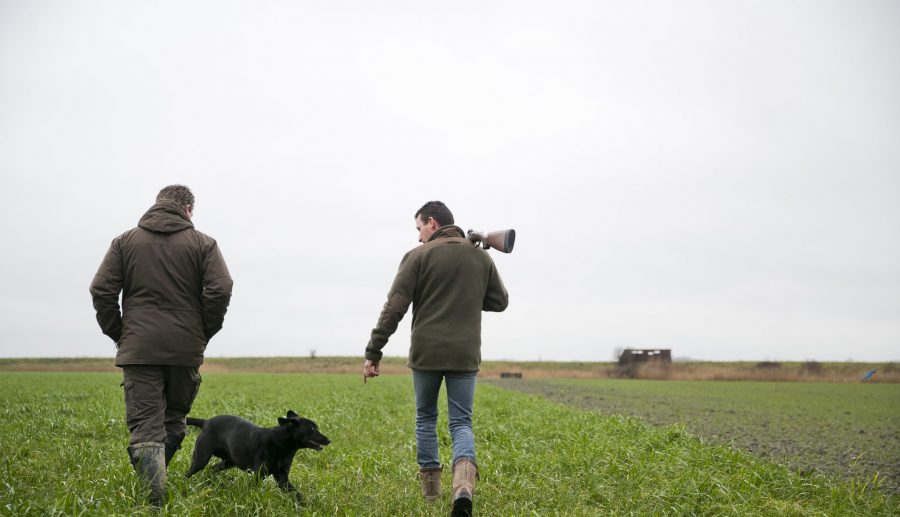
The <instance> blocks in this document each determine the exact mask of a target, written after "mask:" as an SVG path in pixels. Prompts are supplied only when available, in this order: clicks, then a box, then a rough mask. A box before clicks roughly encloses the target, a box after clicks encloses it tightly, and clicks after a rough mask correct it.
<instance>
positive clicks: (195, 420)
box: [185, 417, 206, 429]
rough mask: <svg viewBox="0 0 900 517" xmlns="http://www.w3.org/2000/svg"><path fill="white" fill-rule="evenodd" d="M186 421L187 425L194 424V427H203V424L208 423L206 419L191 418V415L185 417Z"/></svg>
mask: <svg viewBox="0 0 900 517" xmlns="http://www.w3.org/2000/svg"><path fill="white" fill-rule="evenodd" d="M185 421H186V423H187V425H192V426H194V427H199V428H200V429H203V424H205V423H206V420H203V419H202V418H191V417H187V418H186V419H185Z"/></svg>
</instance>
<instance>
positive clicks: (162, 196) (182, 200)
mask: <svg viewBox="0 0 900 517" xmlns="http://www.w3.org/2000/svg"><path fill="white" fill-rule="evenodd" d="M166 199H168V200H170V201H174V202H176V203H178V204H179V205H181V206H182V207H184V208H187V207H189V206H190V207H193V206H194V194H193V193H192V192H191V189H189V188H187V187H185V186H184V185H169V186H168V187H163V189H162V190H160V191H159V194H157V195H156V202H157V203H159V202H160V201H163V200H166Z"/></svg>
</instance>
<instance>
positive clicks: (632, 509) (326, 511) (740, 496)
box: [0, 373, 900, 515]
mask: <svg viewBox="0 0 900 517" xmlns="http://www.w3.org/2000/svg"><path fill="white" fill-rule="evenodd" d="M119 382H120V376H119V375H116V374H109V373H2V374H0V409H2V412H3V419H2V421H0V459H2V460H0V471H2V487H0V490H2V493H0V512H2V513H3V514H4V515H131V514H132V513H133V508H134V507H135V506H138V507H140V508H141V509H142V511H144V512H147V513H148V514H149V513H150V509H149V508H148V507H147V506H141V502H140V501H142V496H141V494H140V491H139V489H138V487H137V486H136V485H135V478H134V476H133V473H132V470H131V467H130V465H129V464H128V461H127V457H126V453H125V446H126V444H127V440H128V437H127V431H126V429H125V426H124V423H123V408H122V400H121V399H122V395H121V388H120V387H119ZM715 385H716V386H718V384H715ZM287 409H294V410H296V411H297V412H299V413H300V414H301V415H303V416H306V417H309V418H312V419H314V420H316V421H317V422H318V424H319V427H320V429H321V430H322V432H324V433H325V434H326V435H328V436H329V438H331V440H332V445H331V446H329V447H327V448H326V449H325V450H324V451H323V452H314V451H309V450H303V451H300V452H299V453H298V455H297V458H296V459H295V462H294V469H293V470H292V473H291V481H292V482H293V483H294V484H295V485H296V486H297V487H298V488H299V489H300V490H301V491H302V492H303V494H304V496H305V499H306V501H305V503H304V504H303V505H299V504H298V503H296V502H295V501H294V499H293V498H291V497H289V496H286V495H284V494H283V493H281V492H280V491H279V490H278V489H277V487H276V486H275V484H274V483H273V482H272V481H271V480H265V481H264V482H262V483H258V482H256V481H255V480H254V479H253V477H252V476H250V475H248V474H246V473H244V472H239V471H235V470H231V471H226V472H223V473H220V474H209V473H207V472H201V473H200V474H198V475H196V476H194V477H193V478H191V479H189V480H188V479H184V478H183V477H182V476H180V475H179V474H180V473H183V472H184V471H185V470H186V469H187V466H188V463H189V461H190V453H191V451H192V448H193V442H194V439H195V437H196V431H192V432H191V434H189V436H188V438H187V439H186V440H185V449H184V450H183V451H182V452H181V453H180V454H179V455H178V456H176V458H175V460H174V461H173V463H172V465H171V466H170V495H171V498H170V502H169V503H168V505H167V507H166V509H165V511H166V513H168V514H172V515H222V514H234V515H248V514H250V515H253V514H260V515H287V514H295V513H300V514H303V515H336V514H337V515H413V514H421V515H446V514H448V513H449V505H448V504H447V502H446V501H442V502H439V503H437V504H435V505H431V506H427V505H425V503H423V502H422V501H421V498H420V495H419V489H418V485H417V481H416V478H415V473H416V470H417V467H416V465H415V440H414V437H413V433H412V425H413V421H414V410H413V407H412V387H411V381H410V378H409V376H406V375H397V376H382V377H380V378H378V379H376V380H374V382H370V383H369V384H367V385H363V384H362V382H361V379H360V376H358V375H327V374H303V375H296V374H207V375H206V376H205V377H204V382H203V386H202V389H201V392H200V396H199V397H198V399H197V401H196V404H195V406H194V411H193V414H194V415H196V416H199V417H208V416H211V415H215V414H238V415H240V416H243V417H245V418H248V419H250V420H252V421H255V422H257V423H259V424H261V425H267V426H268V425H274V423H275V419H276V417H277V416H278V415H280V414H283V413H284V412H285V411H286V410H287ZM889 411H895V410H893V409H891V410H889ZM443 413H444V416H443V418H444V419H445V418H446V417H445V415H446V412H445V411H443ZM476 435H477V445H478V454H479V458H478V459H479V464H480V468H481V472H480V474H481V481H480V482H479V485H478V491H477V494H476V510H477V512H478V513H479V514H481V515H654V514H656V515H684V514H687V515H691V514H694V515H897V514H898V513H900V497H898V496H895V495H894V496H890V495H885V494H884V493H883V492H881V491H879V490H875V489H873V487H872V485H871V484H866V483H859V482H853V483H850V482H844V481H840V480H837V479H834V478H831V477H825V476H822V475H819V474H815V473H809V474H798V473H796V472H794V471H792V470H791V469H789V468H787V467H785V466H780V465H778V464H775V463H768V462H765V461H763V460H760V459H757V458H756V457H754V456H752V455H750V454H748V453H744V452H740V451H736V450H732V449H729V448H727V447H719V446H712V445H706V444H704V443H703V442H702V441H701V440H699V439H697V438H695V437H693V436H692V435H690V434H689V433H688V432H687V431H686V429H685V427H683V426H670V427H660V428H656V427H651V426H649V425H648V424H645V423H643V422H642V421H640V420H638V419H633V418H624V417H610V416H604V415H601V414H598V413H597V412H593V411H583V410H580V409H576V408H571V407H567V406H564V405H559V404H555V403H553V402H549V401H547V400H545V399H543V398H541V397H537V396H533V395H528V394H522V393H517V392H512V391H507V390H504V389H501V388H498V387H496V386H491V385H487V384H482V385H480V386H479V389H478V394H477V400H476ZM441 442H442V444H443V445H442V447H443V449H444V450H443V454H444V455H445V456H444V458H443V459H444V461H446V460H447V459H448V458H446V454H448V453H449V447H448V446H449V436H448V434H447V432H446V425H445V424H443V425H442V431H441ZM449 481H450V472H449V469H447V470H446V471H445V473H444V484H445V490H444V492H445V495H446V494H448V492H449V491H448V485H449Z"/></svg>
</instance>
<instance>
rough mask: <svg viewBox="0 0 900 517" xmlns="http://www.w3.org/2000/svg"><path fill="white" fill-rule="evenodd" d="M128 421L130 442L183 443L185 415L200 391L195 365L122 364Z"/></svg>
mask: <svg viewBox="0 0 900 517" xmlns="http://www.w3.org/2000/svg"><path fill="white" fill-rule="evenodd" d="M122 373H123V375H124V380H123V381H122V386H124V387H125V423H126V425H127V426H128V431H129V432H130V433H131V440H130V441H129V442H128V443H129V445H134V444H137V443H146V442H157V443H166V438H167V437H168V436H171V437H172V438H169V440H168V441H170V442H171V441H173V440H176V439H177V441H178V443H181V439H182V438H183V437H184V433H185V423H184V417H185V416H186V415H187V414H188V413H189V412H190V410H191V405H192V404H193V403H194V398H195V397H196V396H197V392H198V391H200V370H199V369H198V368H197V367H196V366H157V365H143V364H142V365H131V366H123V367H122Z"/></svg>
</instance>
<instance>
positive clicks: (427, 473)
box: [419, 467, 443, 503]
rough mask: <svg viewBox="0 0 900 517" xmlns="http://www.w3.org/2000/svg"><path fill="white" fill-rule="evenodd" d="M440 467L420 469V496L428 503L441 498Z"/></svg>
mask: <svg viewBox="0 0 900 517" xmlns="http://www.w3.org/2000/svg"><path fill="white" fill-rule="evenodd" d="M442 470H443V468H441V467H420V468H419V481H420V482H421V483H422V496H424V497H425V500H426V501H428V502H429V503H431V502H434V501H435V500H437V499H439V498H440V497H441V471H442Z"/></svg>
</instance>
